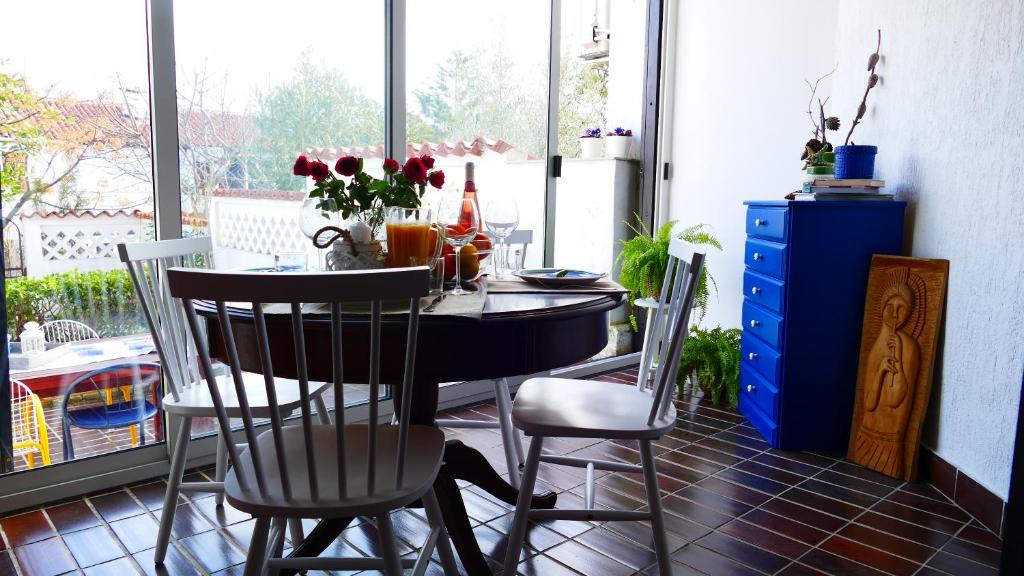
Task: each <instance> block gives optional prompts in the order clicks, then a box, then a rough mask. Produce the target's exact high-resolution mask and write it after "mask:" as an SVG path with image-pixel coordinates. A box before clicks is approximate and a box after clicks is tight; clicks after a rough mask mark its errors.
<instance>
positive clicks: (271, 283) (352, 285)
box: [167, 266, 429, 503]
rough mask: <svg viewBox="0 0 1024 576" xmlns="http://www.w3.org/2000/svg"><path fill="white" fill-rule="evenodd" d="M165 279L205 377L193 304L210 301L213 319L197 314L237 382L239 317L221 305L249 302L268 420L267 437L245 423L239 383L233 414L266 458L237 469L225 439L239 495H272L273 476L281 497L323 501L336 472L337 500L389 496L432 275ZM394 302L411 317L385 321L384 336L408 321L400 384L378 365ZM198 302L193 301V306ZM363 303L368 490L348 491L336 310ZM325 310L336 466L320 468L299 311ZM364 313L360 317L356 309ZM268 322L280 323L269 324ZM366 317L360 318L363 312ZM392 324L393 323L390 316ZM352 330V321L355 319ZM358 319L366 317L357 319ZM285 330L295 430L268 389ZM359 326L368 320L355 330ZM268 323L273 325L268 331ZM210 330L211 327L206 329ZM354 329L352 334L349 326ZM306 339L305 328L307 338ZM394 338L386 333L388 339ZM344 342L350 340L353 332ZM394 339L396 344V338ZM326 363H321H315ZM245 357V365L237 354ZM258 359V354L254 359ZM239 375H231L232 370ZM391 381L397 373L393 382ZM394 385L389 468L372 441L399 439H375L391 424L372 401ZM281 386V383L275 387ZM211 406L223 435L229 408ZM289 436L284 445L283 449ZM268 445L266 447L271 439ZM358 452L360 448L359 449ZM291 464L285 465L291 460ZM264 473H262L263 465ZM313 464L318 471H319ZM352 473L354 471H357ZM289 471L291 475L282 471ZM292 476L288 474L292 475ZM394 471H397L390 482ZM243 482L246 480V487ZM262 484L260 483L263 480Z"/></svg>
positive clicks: (248, 419) (182, 273)
mask: <svg viewBox="0 0 1024 576" xmlns="http://www.w3.org/2000/svg"><path fill="white" fill-rule="evenodd" d="M167 274H168V283H169V287H170V292H171V294H172V295H173V296H174V298H178V299H180V300H181V301H182V302H183V304H184V309H185V311H186V314H185V316H186V319H187V321H188V328H189V329H190V330H191V331H192V332H194V333H195V334H194V337H195V340H196V344H197V348H198V357H199V362H200V363H201V365H202V370H203V371H206V372H208V371H210V370H212V367H211V365H212V360H211V358H210V354H211V352H210V349H209V348H208V344H209V343H208V341H207V338H205V337H203V333H202V332H200V330H201V329H202V326H201V324H202V323H201V322H200V321H199V318H198V313H197V311H196V310H197V307H198V306H200V305H201V306H202V307H203V308H204V309H205V310H209V309H210V304H207V303H205V302H212V303H213V304H214V305H215V307H216V314H215V315H213V314H210V313H209V312H204V315H205V316H208V317H210V318H209V321H210V322H214V321H215V322H217V324H218V325H219V326H220V327H221V328H220V334H221V336H222V337H223V340H224V352H225V354H224V357H225V358H226V361H227V362H229V363H230V364H231V370H232V376H233V377H234V378H235V379H240V378H239V376H240V374H241V372H240V371H241V362H240V361H239V360H240V357H241V356H243V355H242V354H239V349H238V347H239V346H240V340H239V337H240V335H239V334H238V331H235V330H232V329H231V325H232V323H233V322H234V323H235V324H236V325H237V323H238V322H240V321H244V319H240V318H239V317H238V316H233V315H232V314H231V313H230V311H229V310H228V308H227V304H226V302H247V303H251V304H252V322H253V324H254V327H255V336H256V337H255V343H254V345H253V347H254V352H255V354H252V355H246V356H248V357H251V358H254V357H255V356H256V355H258V357H259V358H258V363H259V368H258V370H259V371H260V372H262V373H263V375H264V382H265V384H266V393H267V399H266V400H267V405H268V408H269V413H270V414H269V415H270V421H271V422H270V428H271V430H270V434H269V436H264V437H258V435H257V433H256V432H257V431H256V428H255V424H254V423H253V421H252V416H251V413H250V411H249V409H248V399H246V398H245V394H246V389H245V387H244V386H238V387H236V392H237V394H238V395H239V409H240V411H241V416H242V420H243V426H244V427H245V428H246V431H245V432H246V439H247V441H248V443H249V446H250V448H249V451H250V453H252V454H254V455H255V453H256V452H257V451H259V447H260V446H262V449H263V455H264V458H263V459H262V461H260V460H259V459H252V460H251V469H246V470H243V469H241V466H240V464H239V462H240V461H239V457H240V454H239V453H238V451H237V450H236V449H234V446H233V445H232V443H229V457H230V458H231V461H232V464H233V465H234V466H235V468H236V471H238V470H240V471H239V472H237V473H236V475H237V476H238V477H239V482H240V487H241V488H242V489H243V490H252V489H253V488H258V489H259V490H260V491H261V492H263V491H265V490H269V491H271V492H277V488H278V485H277V484H276V483H271V476H273V475H277V476H279V477H280V494H281V497H282V498H284V499H285V500H287V501H303V502H306V501H308V502H314V503H315V502H316V501H318V500H322V499H324V498H333V497H334V496H335V494H334V493H333V492H334V491H333V490H329V492H330V494H324V489H323V485H325V484H323V478H322V477H320V474H324V473H327V474H331V475H332V476H333V474H334V473H335V472H336V473H337V484H338V493H337V495H338V496H339V497H341V498H353V497H359V496H363V495H365V496H371V495H373V494H374V492H375V491H377V492H380V491H388V490H391V489H392V487H391V486H389V485H386V484H385V483H390V482H391V481H392V480H394V483H395V487H400V486H401V485H402V482H403V480H402V478H403V473H404V470H405V462H404V460H405V457H406V455H407V446H406V443H407V439H408V435H409V429H410V426H409V418H410V416H411V412H412V405H411V392H412V386H413V382H414V381H415V378H414V375H415V358H416V334H417V329H418V322H419V304H420V298H422V297H424V296H426V295H427V291H428V288H429V282H428V281H429V269H428V268H426V267H425V266H424V267H417V268H404V269H391V270H380V271H365V272H364V271H358V272H332V273H320V274H304V273H296V274H265V273H263V274H260V273H255V274H254V273H215V272H208V271H200V270H184V269H172V270H169V271H168V273H167ZM392 300H404V301H408V302H409V311H408V312H409V313H408V316H406V317H403V316H396V317H389V319H388V321H387V330H388V331H389V332H388V334H395V333H394V332H391V330H392V327H393V326H394V325H395V324H396V323H401V322H402V319H403V318H408V321H407V323H406V324H405V325H403V326H402V327H403V328H405V329H406V330H405V331H404V332H405V333H406V346H405V350H404V356H403V359H404V366H403V368H404V372H403V374H402V377H401V380H400V381H399V380H398V377H397V373H396V372H397V371H396V372H392V371H390V370H389V371H388V372H387V374H388V378H389V379H388V380H387V382H385V381H384V380H385V379H384V372H383V368H382V360H383V358H384V356H385V353H384V348H383V347H382V337H383V334H384V332H385V325H384V324H385V322H384V319H383V304H382V303H383V302H384V301H392ZM201 301H202V302H204V303H203V304H199V303H200V302H201ZM367 301H368V302H370V318H369V320H370V321H369V339H370V346H369V358H368V361H369V363H368V366H367V370H366V372H363V373H364V374H367V382H366V383H367V384H368V386H369V393H370V394H369V395H370V399H369V414H370V421H369V422H368V424H367V426H368V429H367V442H368V443H369V446H368V448H369V454H368V455H367V458H368V460H367V462H366V478H365V480H366V484H365V493H364V494H360V493H353V492H354V491H356V490H362V489H363V488H362V487H361V485H362V480H363V479H362V478H360V481H359V482H356V481H353V479H352V478H350V477H349V471H350V470H351V469H352V467H353V466H355V464H353V463H352V461H351V460H350V459H348V458H346V430H345V424H346V423H345V418H344V395H343V382H344V361H343V355H342V351H343V347H342V332H343V328H344V326H345V325H346V322H344V321H343V320H346V318H345V316H343V314H342V305H343V304H344V303H349V302H367ZM323 302H326V303H329V304H330V333H331V337H330V351H331V363H330V367H331V369H330V372H329V373H330V376H329V377H330V378H333V380H334V381H333V383H332V384H333V386H334V390H335V398H334V407H335V410H336V414H335V421H336V425H335V432H334V433H335V440H336V442H337V448H336V449H337V450H338V454H337V470H319V469H318V466H317V463H316V459H315V457H314V454H315V451H314V449H315V448H316V446H317V444H316V443H317V442H319V441H320V440H321V439H322V438H321V437H320V432H319V431H318V429H317V428H316V425H317V423H316V422H314V420H313V414H312V410H313V406H312V403H311V402H312V400H311V386H310V382H309V379H310V366H311V365H310V364H307V362H308V361H312V360H313V359H312V358H308V352H309V349H308V347H307V342H306V336H307V334H306V331H307V330H312V329H313V328H311V327H310V326H311V325H310V324H309V322H308V321H307V320H306V319H305V318H303V314H302V306H303V304H305V305H307V306H308V305H310V304H316V303H323ZM280 304H287V305H288V306H287V309H288V311H287V314H288V315H289V318H288V320H287V321H284V320H283V318H282V316H283V314H278V313H277V311H276V310H277V309H276V308H275V310H274V311H271V306H276V305H280ZM363 314H365V313H363ZM274 316H277V318H281V320H282V321H279V320H278V319H272V318H273V317H274ZM362 318H363V319H365V315H363V316H362ZM393 318H397V320H394V319H393ZM353 321H354V323H355V324H359V323H361V322H359V320H356V319H353ZM362 322H365V320H362ZM284 324H290V326H291V329H292V343H291V344H292V352H293V353H294V355H295V358H294V360H295V368H296V371H295V373H296V376H297V379H298V387H299V396H300V408H301V410H300V412H301V414H300V415H299V418H301V423H300V424H301V427H300V428H288V429H285V428H284V426H283V424H284V423H283V422H282V419H283V418H282V415H281V412H280V410H279V407H280V404H279V402H278V396H277V394H276V391H275V379H274V363H273V362H271V353H272V350H273V351H274V353H277V354H279V356H277V357H276V359H277V360H278V361H280V360H281V357H280V352H281V350H282V348H283V341H282V340H281V338H282V336H281V334H280V333H281V332H282V330H281V328H282V327H283V325H284ZM362 325H363V326H365V324H362ZM271 326H272V328H271ZM212 328H213V325H212V324H211V330H212ZM353 329H356V330H357V329H358V328H357V327H354V328H353ZM311 333H312V332H311ZM390 338H391V336H389V339H390ZM346 339H348V340H351V337H350V336H346ZM396 340H397V338H396ZM388 344H389V346H388V347H387V356H388V358H389V360H388V362H389V364H388V366H391V365H392V364H395V363H397V362H398V359H397V358H398V356H394V358H395V360H390V358H392V357H393V356H392V354H393V352H392V350H394V349H395V347H394V345H393V344H394V343H393V342H391V341H390V340H389V342H388ZM318 360H321V361H323V362H326V361H327V360H326V359H318ZM242 361H243V362H244V361H246V360H245V359H244V358H242ZM252 362H253V363H255V362H256V360H255V358H254V359H253V360H252ZM236 371H237V374H236ZM392 376H394V377H393V378H392ZM392 382H393V383H394V384H395V385H400V386H401V387H402V391H403V394H402V403H401V407H396V409H397V410H398V411H399V413H400V419H399V426H398V429H397V432H398V434H397V438H398V442H399V445H398V446H397V447H396V448H397V449H396V450H395V454H396V459H397V460H396V462H378V461H377V458H376V454H377V452H378V450H377V445H378V443H380V442H382V441H385V440H383V439H384V438H386V439H387V440H386V441H387V442H393V441H394V438H395V437H396V436H395V435H394V434H393V433H388V434H386V435H382V433H381V432H380V430H383V428H384V427H386V426H387V427H389V426H390V424H386V425H380V424H378V423H377V420H378V417H379V414H380V412H379V410H380V409H379V403H380V400H379V396H380V387H381V385H382V384H384V383H389V384H390V383H392ZM278 385H280V384H278ZM211 397H212V399H213V401H214V404H215V405H217V406H218V410H217V415H218V421H220V426H221V429H222V431H223V432H224V433H229V432H230V430H229V428H230V426H229V422H228V420H227V418H228V415H227V412H226V411H225V410H224V409H223V402H224V399H223V398H222V397H221V396H220V394H211ZM286 439H287V440H288V441H290V442H291V445H286V444H285V442H286ZM271 441H272V442H273V447H270V446H269V445H268V442H271ZM299 441H301V442H302V443H303V444H304V446H303V447H302V448H300V447H299V446H298V445H297V443H298V442H299ZM359 452H362V449H360V450H359ZM303 457H304V458H305V465H304V466H303V465H302V464H300V462H298V461H294V462H288V461H287V460H286V459H295V458H303ZM270 460H276V468H275V467H272V464H271V462H270ZM289 463H290V464H291V467H290V468H289V466H288V464H289ZM268 467H269V468H268ZM320 468H323V466H322V465H321V466H320ZM356 468H358V466H356ZM289 470H290V472H289ZM297 470H301V471H302V472H304V473H305V475H306V476H307V478H305V479H299V478H298V476H297V475H298V474H301V473H302V472H298V471H297ZM289 474H291V475H292V477H291V478H290V477H289ZM391 474H394V477H393V478H392V476H391ZM243 477H244V478H245V480H244V481H243ZM265 483H266V486H264V484H265Z"/></svg>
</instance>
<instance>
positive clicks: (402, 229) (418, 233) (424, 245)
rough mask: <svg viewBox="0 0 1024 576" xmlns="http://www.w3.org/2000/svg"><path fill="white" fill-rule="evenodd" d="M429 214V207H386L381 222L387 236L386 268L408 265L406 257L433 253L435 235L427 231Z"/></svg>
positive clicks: (421, 258) (422, 258) (426, 256)
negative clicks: (383, 218)
mask: <svg viewBox="0 0 1024 576" xmlns="http://www.w3.org/2000/svg"><path fill="white" fill-rule="evenodd" d="M432 218H433V213H432V212H431V210H430V208H397V207H392V208H388V209H387V213H386V215H385V220H384V224H385V229H386V231H387V238H388V255H387V261H386V263H387V267H388V268H401V267H405V266H408V265H409V262H410V258H412V259H415V261H425V260H428V259H430V258H431V257H433V256H434V253H435V252H436V248H437V235H436V234H431V230H430V224H431V220H432Z"/></svg>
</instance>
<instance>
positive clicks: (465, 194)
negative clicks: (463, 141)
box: [459, 162, 483, 227]
mask: <svg viewBox="0 0 1024 576" xmlns="http://www.w3.org/2000/svg"><path fill="white" fill-rule="evenodd" d="M474 173H475V166H474V165H473V163H472V162H466V183H465V184H464V185H463V187H462V199H463V200H472V201H473V204H475V205H476V213H477V214H479V215H480V216H481V217H482V216H483V212H481V211H480V202H479V200H477V197H476V182H474V181H473V176H474ZM472 223H473V217H472V215H471V214H470V213H469V211H468V210H463V211H462V214H460V215H459V224H461V225H462V226H465V227H469V226H470V225H472Z"/></svg>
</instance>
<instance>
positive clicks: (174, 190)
mask: <svg viewBox="0 0 1024 576" xmlns="http://www.w3.org/2000/svg"><path fill="white" fill-rule="evenodd" d="M548 1H549V3H550V10H551V19H550V22H549V33H550V34H549V47H548V54H549V69H548V93H547V139H548V143H547V149H546V158H545V162H546V175H547V178H546V184H545V194H544V203H545V207H544V210H545V220H544V222H545V230H544V238H545V242H544V262H545V265H547V266H550V265H552V262H551V261H552V258H553V255H554V246H555V244H554V242H555V236H554V232H555V198H556V195H557V187H558V182H557V177H556V175H555V166H556V162H557V160H556V157H557V156H558V153H559V151H558V148H557V146H558V100H557V99H558V92H559V90H558V83H559V65H560V61H559V60H560V45H559V44H560V41H561V12H562V0H548ZM663 1H664V0H647V4H648V6H651V5H655V4H657V5H659V6H660V5H661V3H662V2H663ZM383 4H384V5H383V8H384V10H385V31H384V41H385V67H386V73H385V83H386V87H385V107H384V113H385V118H384V125H385V149H386V150H387V152H388V154H389V155H390V156H391V157H393V158H396V159H400V158H401V159H404V158H405V152H406V125H405V123H406V98H407V95H406V78H405V57H406V34H405V28H406V0H383ZM145 11H146V28H147V44H148V46H147V49H148V62H149V89H150V118H151V130H152V134H151V135H152V143H153V157H152V163H153V165H152V169H153V195H154V211H155V215H154V222H155V227H156V231H155V234H156V238H157V239H160V240H165V239H175V238H181V237H182V221H181V216H182V201H181V175H180V169H181V166H180V162H179V151H178V146H179V143H178V134H179V133H178V112H177V82H176V73H175V51H174V50H175V49H174V2H173V0H146V1H145ZM651 31H652V28H651V27H648V34H650V33H651ZM648 41H650V40H648ZM654 81H655V85H657V82H658V79H657V78H655V80H654ZM648 84H650V81H648ZM648 114H655V115H654V116H653V118H654V119H655V121H656V119H657V116H656V110H650V107H648V109H647V110H645V123H644V125H645V127H646V126H647V125H648V121H647V120H646V117H647V115H648ZM644 142H645V152H644V157H645V159H646V158H647V145H646V142H647V137H646V136H645V137H644ZM646 167H647V166H646V164H645V168H646ZM645 172H646V170H645ZM645 189H646V184H645ZM638 356H639V354H638V353H634V354H629V355H625V356H620V357H617V358H611V359H605V360H600V361H596V362H593V363H590V364H587V365H581V366H574V367H570V368H565V369H561V370H555V371H552V373H553V374H558V375H559V376H561V377H584V376H587V375H590V374H596V373H600V372H605V371H609V370H615V369H619V368H622V367H626V366H629V365H632V364H635V363H636V362H637V361H638ZM5 360H6V357H5ZM0 368H2V369H4V374H5V375H6V377H7V378H8V379H9V374H8V372H7V371H6V366H5V362H0ZM525 378H527V376H523V377H518V378H513V379H510V380H511V384H512V386H513V388H514V387H516V386H518V384H519V383H521V382H522V380H524V379H525ZM492 390H493V388H492V386H491V384H490V383H489V382H483V381H477V382H463V383H458V384H452V385H448V386H445V387H443V388H442V389H441V391H440V404H439V407H441V408H448V407H452V406H456V405H460V404H465V403H467V402H473V401H478V400H483V399H486V398H487V397H490V396H491V395H492V394H493V392H492ZM346 410H347V411H349V412H348V413H349V414H351V415H352V416H353V417H355V418H356V419H359V418H365V417H366V407H365V405H355V406H352V407H349V408H346ZM390 413H391V411H390V403H385V404H383V405H382V406H381V416H382V417H389V416H390ZM164 422H165V439H164V440H163V441H161V442H159V443H157V444H152V445H147V446H142V447H138V448H134V449H127V450H122V451H119V452H115V453H111V454H104V455H99V456H94V457H90V458H85V459H82V460H77V461H72V462H67V463H60V464H55V465H52V466H47V467H41V468H35V469H31V470H24V471H19V472H11V473H7V474H4V475H3V476H2V478H3V481H2V482H0V513H4V512H8V511H12V510H16V509H24V508H27V507H32V506H38V505H40V504H43V503H47V502H53V501H57V500H61V499H65V498H69V497H72V496H77V495H80V494H85V493H89V492H95V491H98V490H103V489H107V488H115V487H117V486H121V485H124V484H127V483H132V482H136V481H141V480H145V479H149V478H154V477H159V476H161V475H165V474H167V472H168V470H169V467H170V462H169V460H170V448H171V445H172V444H171V443H170V442H168V441H167V439H168V438H175V437H176V435H177V433H178V429H179V426H180V424H179V419H176V418H175V419H167V418H165V419H164ZM215 453H216V438H215V437H214V436H203V437H199V438H194V439H193V440H192V441H191V445H190V448H189V458H188V461H187V464H186V467H187V468H194V467H197V466H205V465H208V464H211V463H212V462H213V460H214V455H215Z"/></svg>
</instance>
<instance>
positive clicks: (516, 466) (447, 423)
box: [436, 230, 533, 488]
mask: <svg viewBox="0 0 1024 576" xmlns="http://www.w3.org/2000/svg"><path fill="white" fill-rule="evenodd" d="M532 242H533V230H515V231H513V232H512V234H510V235H509V236H508V238H506V239H505V244H506V245H507V246H509V248H511V247H512V246H513V245H522V251H523V253H522V254H523V255H522V257H523V258H525V257H526V250H527V248H528V247H529V246H530V244H531V243H532ZM491 383H492V384H493V386H494V403H495V405H496V406H497V409H498V419H497V421H492V420H464V419H460V418H439V419H438V420H437V422H436V423H437V425H438V426H442V427H445V428H497V429H499V430H501V445H502V449H503V451H504V452H505V465H506V466H507V467H508V480H509V484H511V485H512V487H513V488H518V487H519V473H520V468H521V467H522V466H523V462H524V461H525V459H526V458H525V455H524V452H523V440H522V438H521V437H520V435H519V432H518V431H517V430H516V428H515V426H513V425H512V393H511V391H509V387H508V378H498V379H497V380H492V381H491Z"/></svg>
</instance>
